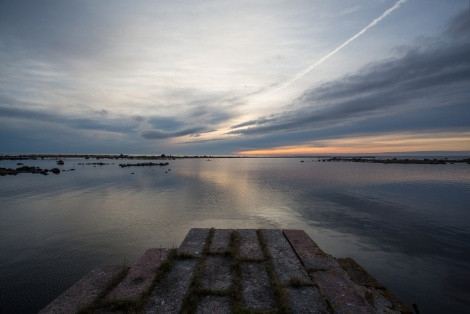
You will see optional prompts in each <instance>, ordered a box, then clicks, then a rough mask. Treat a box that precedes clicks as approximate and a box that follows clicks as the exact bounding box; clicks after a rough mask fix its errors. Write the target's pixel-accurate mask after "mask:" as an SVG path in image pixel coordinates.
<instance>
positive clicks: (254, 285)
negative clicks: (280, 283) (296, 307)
mask: <svg viewBox="0 0 470 314" xmlns="http://www.w3.org/2000/svg"><path fill="white" fill-rule="evenodd" d="M240 270H241V277H242V298H243V302H244V305H245V306H246V307H247V308H248V309H250V310H252V311H269V310H272V309H274V307H275V306H276V302H275V299H274V292H273V290H272V287H271V282H270V281H269V277H268V274H267V272H266V266H265V265H264V263H257V262H254V263H252V262H243V263H240Z"/></svg>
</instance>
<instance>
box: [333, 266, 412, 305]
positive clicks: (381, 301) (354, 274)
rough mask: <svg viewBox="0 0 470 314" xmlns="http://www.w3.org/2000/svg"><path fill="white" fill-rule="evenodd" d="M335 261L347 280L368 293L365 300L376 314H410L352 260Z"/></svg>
mask: <svg viewBox="0 0 470 314" xmlns="http://www.w3.org/2000/svg"><path fill="white" fill-rule="evenodd" d="M337 261H338V262H339V264H340V265H341V267H342V268H343V270H345V271H346V272H347V273H348V275H349V278H350V279H351V280H352V281H353V282H354V283H355V284H357V285H359V286H361V287H363V290H365V291H366V292H365V293H368V298H366V299H367V300H368V301H369V303H370V304H371V305H372V306H373V307H374V308H375V309H376V310H377V311H378V312H384V311H387V312H390V313H392V312H393V311H395V312H403V313H411V311H410V309H408V307H407V306H406V305H404V304H403V303H401V302H400V301H399V300H398V299H397V298H396V297H395V296H394V295H393V294H392V293H391V292H390V291H388V290H387V289H385V287H384V286H383V285H382V284H380V283H379V282H378V281H377V279H375V278H374V277H373V276H372V275H370V274H369V273H368V272H367V271H366V270H365V269H364V268H363V267H362V266H361V265H359V264H358V263H357V262H356V261H355V260H353V259H352V258H349V257H348V258H338V259H337Z"/></svg>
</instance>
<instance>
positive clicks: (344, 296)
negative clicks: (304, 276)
mask: <svg viewBox="0 0 470 314" xmlns="http://www.w3.org/2000/svg"><path fill="white" fill-rule="evenodd" d="M309 274H310V277H311V278H312V280H313V282H314V283H315V284H316V285H317V286H318V289H319V291H320V294H321V295H322V296H323V297H324V298H325V299H326V300H328V302H329V304H330V306H331V309H332V310H333V312H334V313H374V312H375V309H374V308H373V306H372V305H371V304H370V303H369V302H368V301H367V299H366V295H365V293H364V291H363V290H361V287H359V286H358V285H356V284H355V283H354V282H353V281H351V279H349V276H348V275H347V274H346V273H345V272H344V270H342V269H340V268H331V269H329V270H322V271H312V272H310V273H309Z"/></svg>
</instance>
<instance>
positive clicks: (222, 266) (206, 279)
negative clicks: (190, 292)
mask: <svg viewBox="0 0 470 314" xmlns="http://www.w3.org/2000/svg"><path fill="white" fill-rule="evenodd" d="M231 283H232V274H231V271H230V259H229V258H228V257H224V256H208V257H207V259H206V261H205V263H204V270H203V273H202V279H201V288H202V289H205V290H218V291H223V290H227V289H229V288H230V284H231Z"/></svg>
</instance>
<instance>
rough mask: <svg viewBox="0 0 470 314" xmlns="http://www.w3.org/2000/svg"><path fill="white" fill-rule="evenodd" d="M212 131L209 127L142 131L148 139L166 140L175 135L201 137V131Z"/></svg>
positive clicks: (143, 135)
mask: <svg viewBox="0 0 470 314" xmlns="http://www.w3.org/2000/svg"><path fill="white" fill-rule="evenodd" d="M210 131H212V130H211V129H209V128H207V127H192V128H187V129H182V130H178V131H163V130H156V129H152V130H145V131H143V132H142V133H141V135H142V137H143V138H146V139H153V140H164V139H170V138H174V137H181V136H187V135H190V136H194V137H199V136H200V134H201V133H206V132H210Z"/></svg>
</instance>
